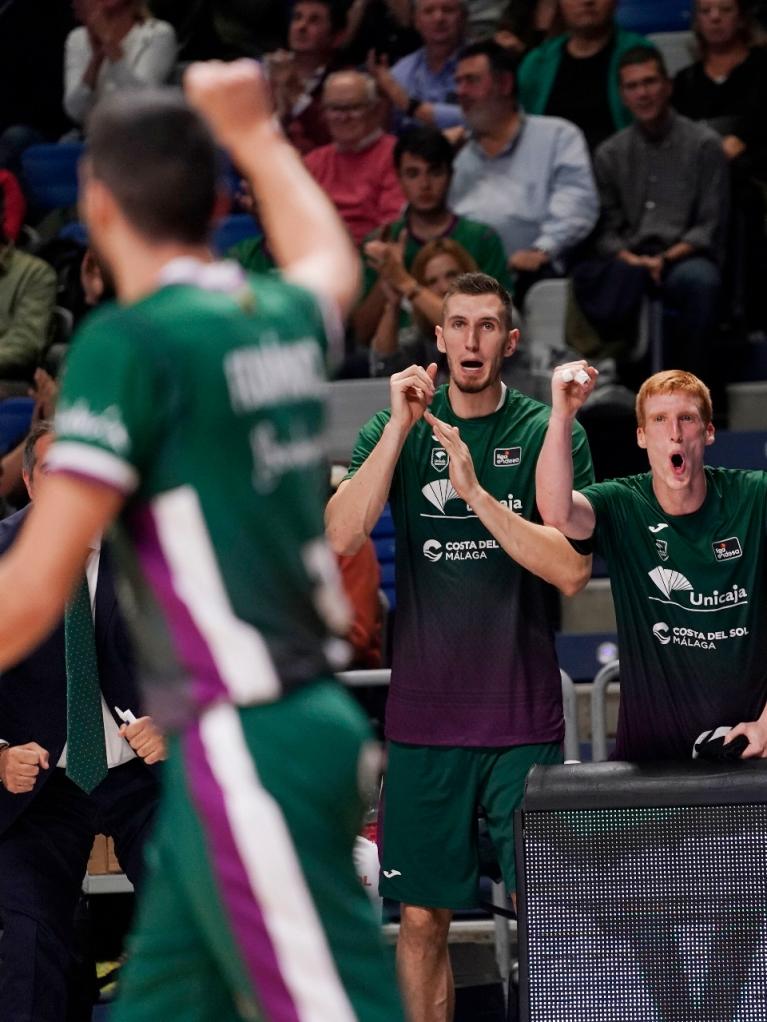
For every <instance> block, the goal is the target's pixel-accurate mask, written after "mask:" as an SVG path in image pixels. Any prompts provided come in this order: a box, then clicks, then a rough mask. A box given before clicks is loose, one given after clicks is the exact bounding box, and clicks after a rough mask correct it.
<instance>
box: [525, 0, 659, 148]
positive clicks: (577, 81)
mask: <svg viewBox="0 0 767 1022" xmlns="http://www.w3.org/2000/svg"><path fill="white" fill-rule="evenodd" d="M616 6H617V0H559V9H560V11H561V14H562V18H563V20H564V26H565V31H564V33H563V34H562V35H558V36H555V37H554V38H553V39H549V40H547V41H546V42H544V43H542V44H541V45H540V46H537V47H536V48H535V49H534V50H532V51H531V52H530V53H528V55H527V56H526V57H525V59H524V60H523V61H522V64H521V65H520V68H519V101H520V103H521V104H522V107H523V108H524V110H525V111H526V112H527V113H528V114H548V115H549V116H552V117H564V118H565V119H566V120H568V121H572V122H573V124H577V125H578V127H579V128H580V129H581V131H582V132H583V134H584V135H585V137H586V142H587V143H588V147H589V149H590V150H592V151H593V150H594V149H596V147H597V146H598V145H599V144H600V142H604V140H605V139H606V138H608V137H609V136H610V135H612V134H613V133H614V132H616V131H619V130H620V129H621V128H625V127H627V126H628V125H629V124H630V123H631V114H630V113H629V111H628V109H627V108H626V106H625V104H624V102H623V99H622V97H621V93H620V89H619V87H618V62H619V61H620V58H621V56H622V55H623V54H624V53H625V52H626V51H627V50H629V49H631V48H632V47H634V46H640V45H642V44H644V43H646V40H645V39H644V37H643V36H641V35H638V34H637V33H636V32H628V31H626V29H623V28H620V26H619V25H617V24H616V23H615V8H616Z"/></svg>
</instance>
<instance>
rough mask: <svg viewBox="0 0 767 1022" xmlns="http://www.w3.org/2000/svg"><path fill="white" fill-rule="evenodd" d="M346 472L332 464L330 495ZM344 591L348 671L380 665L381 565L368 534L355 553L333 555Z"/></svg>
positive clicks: (345, 467) (341, 466)
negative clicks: (347, 611) (348, 616)
mask: <svg viewBox="0 0 767 1022" xmlns="http://www.w3.org/2000/svg"><path fill="white" fill-rule="evenodd" d="M346 472H347V466H346V465H333V468H332V470H331V473H330V492H331V495H332V494H334V493H335V492H336V490H337V489H338V486H339V484H340V483H341V480H342V479H343V478H344V477H345V475H346ZM336 560H337V562H338V570H339V572H340V573H341V582H342V584H343V588H344V593H345V594H346V598H347V600H348V601H349V606H350V607H351V612H352V613H351V618H352V623H351V626H350V627H349V631H348V632H347V634H346V641H347V642H348V643H349V645H350V646H351V651H352V652H351V659H350V661H349V664H348V668H347V669H348V670H361V671H366V670H371V669H372V668H375V667H380V666H381V661H382V650H381V638H382V631H383V620H382V619H383V614H382V606H381V600H380V597H379V590H380V586H381V568H380V567H379V564H378V556H377V554H376V548H375V545H374V544H373V540H372V539H370V537H368V539H367V540H366V542H364V543H363V544H362V546H361V547H360V548H359V550H358V551H357V552H356V554H348V555H347V554H336Z"/></svg>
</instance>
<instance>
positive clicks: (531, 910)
mask: <svg viewBox="0 0 767 1022" xmlns="http://www.w3.org/2000/svg"><path fill="white" fill-rule="evenodd" d="M523 821H524V825H523V831H522V840H521V850H522V855H523V862H522V863H520V865H521V866H522V870H521V872H522V874H523V900H522V908H523V912H522V918H521V928H522V933H521V937H522V941H521V952H522V960H521V962H520V965H521V980H522V985H523V1018H526V1019H528V1020H530V1022H767V806H764V805H712V806H700V805H698V806H683V807H680V808H663V809H650V808H636V809H634V808H616V809H596V810H594V809H590V810H573V811H569V810H567V811H561V810H560V811H557V810H547V811H539V812H529V811H526V812H525V813H524V814H523Z"/></svg>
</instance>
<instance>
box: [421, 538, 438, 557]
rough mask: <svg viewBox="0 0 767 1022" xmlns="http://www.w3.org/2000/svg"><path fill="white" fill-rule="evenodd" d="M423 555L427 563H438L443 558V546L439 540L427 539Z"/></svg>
mask: <svg viewBox="0 0 767 1022" xmlns="http://www.w3.org/2000/svg"><path fill="white" fill-rule="evenodd" d="M423 555H424V557H425V558H426V560H427V561H438V560H439V559H440V557H442V544H441V543H440V541H439V540H438V539H427V540H426V542H425V543H424V545H423Z"/></svg>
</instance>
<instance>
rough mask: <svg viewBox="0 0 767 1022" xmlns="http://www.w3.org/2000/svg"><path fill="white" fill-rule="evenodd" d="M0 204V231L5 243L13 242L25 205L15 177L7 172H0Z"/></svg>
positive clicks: (22, 221)
mask: <svg viewBox="0 0 767 1022" xmlns="http://www.w3.org/2000/svg"><path fill="white" fill-rule="evenodd" d="M0 203H1V204H2V206H1V208H2V211H3V222H2V224H0V231H1V232H2V235H3V236H4V237H5V239H6V241H12V242H15V241H16V239H17V238H18V236H19V231H20V230H21V225H22V224H23V223H24V216H25V214H26V211H27V203H26V199H25V198H24V193H23V192H22V190H21V186H20V185H19V182H18V180H17V179H16V177H15V175H14V174H12V173H11V172H10V171H9V170H0Z"/></svg>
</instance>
